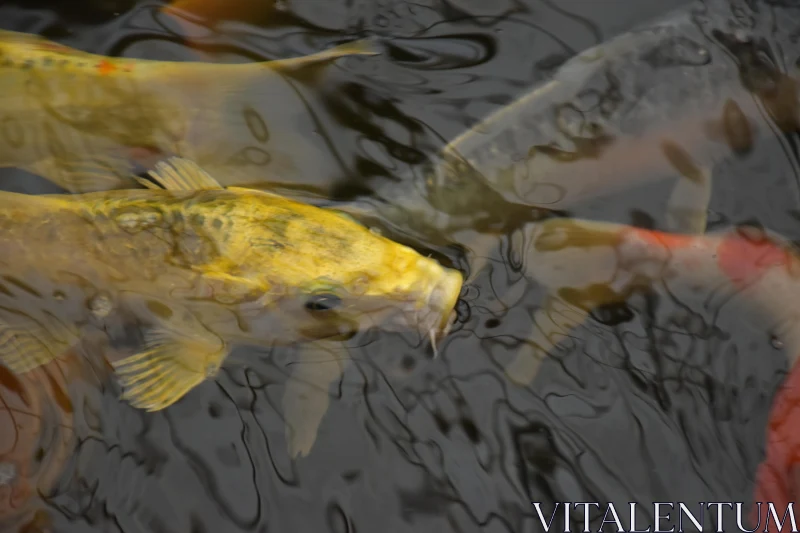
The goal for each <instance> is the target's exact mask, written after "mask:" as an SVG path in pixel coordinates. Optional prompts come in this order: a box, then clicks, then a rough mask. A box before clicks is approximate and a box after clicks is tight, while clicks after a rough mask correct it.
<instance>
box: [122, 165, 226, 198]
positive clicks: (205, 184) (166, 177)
mask: <svg viewBox="0 0 800 533" xmlns="http://www.w3.org/2000/svg"><path fill="white" fill-rule="evenodd" d="M148 174H149V175H150V177H151V178H153V179H154V180H155V182H156V183H157V184H158V185H161V187H163V188H164V189H167V190H168V191H201V190H208V189H222V188H223V187H222V185H220V184H219V182H217V180H215V179H214V178H212V177H211V176H210V175H209V174H208V173H207V172H206V171H205V170H203V169H202V168H200V166H199V165H198V164H197V163H195V162H194V161H191V160H189V159H184V158H182V157H170V158H169V159H167V160H166V161H161V162H159V163H157V164H156V169H155V170H151V171H150V172H148ZM138 181H139V183H141V184H142V185H144V186H145V187H148V188H150V189H157V188H158V186H157V185H154V184H153V183H150V182H148V181H147V180H145V179H141V178H138Z"/></svg>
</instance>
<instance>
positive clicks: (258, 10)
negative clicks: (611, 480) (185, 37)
mask: <svg viewBox="0 0 800 533" xmlns="http://www.w3.org/2000/svg"><path fill="white" fill-rule="evenodd" d="M275 4H276V1H275V0H174V1H172V2H169V3H168V4H166V5H165V6H164V7H162V8H161V12H162V13H168V14H178V13H181V12H185V13H189V14H190V15H192V16H195V17H200V18H202V19H203V20H204V21H205V22H206V23H211V24H213V23H216V22H218V21H220V20H244V21H246V22H249V23H251V24H258V22H259V21H260V20H262V19H263V18H264V17H265V16H266V15H268V14H271V13H272V12H274V11H275Z"/></svg>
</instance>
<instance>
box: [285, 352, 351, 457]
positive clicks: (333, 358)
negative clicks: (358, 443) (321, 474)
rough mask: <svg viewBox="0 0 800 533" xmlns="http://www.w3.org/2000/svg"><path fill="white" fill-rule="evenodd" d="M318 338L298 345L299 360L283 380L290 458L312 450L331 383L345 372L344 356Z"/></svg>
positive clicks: (328, 400) (301, 455)
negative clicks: (303, 344)
mask: <svg viewBox="0 0 800 533" xmlns="http://www.w3.org/2000/svg"><path fill="white" fill-rule="evenodd" d="M329 344H330V343H326V342H324V341H318V342H315V343H311V344H309V345H306V346H303V347H301V348H299V354H298V361H296V362H295V363H294V365H293V367H292V375H291V376H290V377H289V379H288V380H287V381H286V389H285V390H284V393H283V417H284V420H285V421H286V447H287V448H288V451H289V456H290V457H291V458H292V459H296V458H297V457H303V456H306V455H308V454H309V452H311V448H313V447H314V442H316V440H317V431H318V430H319V426H320V424H321V423H322V418H323V417H324V416H325V413H326V412H327V411H328V405H329V404H330V394H329V393H328V389H329V388H330V386H331V383H333V382H334V381H336V380H337V379H339V378H340V377H341V375H342V372H343V371H344V364H345V362H346V361H347V358H346V357H343V356H342V353H341V349H336V348H334V347H333V346H332V345H329Z"/></svg>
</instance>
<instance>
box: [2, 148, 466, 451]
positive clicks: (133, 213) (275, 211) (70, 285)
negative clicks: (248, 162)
mask: <svg viewBox="0 0 800 533" xmlns="http://www.w3.org/2000/svg"><path fill="white" fill-rule="evenodd" d="M151 176H152V177H153V179H154V180H155V182H156V183H154V182H150V181H146V180H142V182H143V184H146V185H147V187H148V188H147V189H139V190H129V191H122V190H118V191H106V192H95V193H85V194H77V195H41V196H29V195H21V194H16V193H0V247H2V249H3V250H4V253H3V257H2V258H1V259H0V272H2V275H0V278H2V279H0V361H2V362H3V363H4V364H5V365H6V366H7V367H9V368H10V369H11V370H12V371H14V372H17V373H23V372H26V371H28V370H31V369H33V368H36V367H38V366H40V365H42V364H46V363H47V362H49V361H51V360H53V359H54V358H56V357H58V356H59V355H60V354H61V353H63V352H64V351H66V350H67V349H68V348H69V347H71V346H72V345H74V344H75V343H76V342H78V340H79V339H80V338H81V336H82V335H83V334H84V332H85V331H89V330H91V331H96V330H97V329H100V330H111V329H113V328H114V327H116V326H115V324H117V323H118V322H119V321H121V320H122V319H123V318H124V320H126V321H130V320H134V321H136V322H137V323H138V324H141V325H142V327H143V331H144V345H145V348H144V349H143V350H142V351H141V352H139V353H137V354H135V355H132V356H130V357H127V358H124V359H120V360H118V361H115V362H113V363H112V364H113V366H114V367H115V370H116V372H117V374H118V376H119V378H120V380H121V383H122V385H123V387H124V394H123V397H124V398H126V399H127V400H128V401H129V402H130V403H131V404H132V405H134V406H135V407H139V408H143V409H146V410H149V411H155V410H160V409H164V408H166V407H168V406H170V405H172V404H173V403H175V402H176V401H178V400H179V399H181V398H182V397H183V396H184V395H185V394H186V393H187V392H188V391H190V390H191V389H192V388H194V387H195V386H197V385H198V384H200V383H201V382H203V381H204V380H205V379H207V378H210V377H213V376H214V375H215V374H216V373H217V371H218V370H219V367H220V365H221V364H222V363H223V361H224V360H225V358H226V356H227V355H228V353H229V351H230V349H231V347H232V346H233V345H235V344H251V345H262V346H268V347H271V346H280V345H289V344H300V345H302V344H303V343H304V342H306V343H307V342H309V341H312V342H313V341H316V342H335V341H336V340H339V339H341V338H343V337H347V336H350V335H352V334H354V333H356V332H358V331H359V330H361V329H366V328H369V327H371V326H373V325H379V326H382V327H384V328H386V329H395V330H397V329H402V330H406V329H408V328H415V329H417V330H418V331H419V332H420V336H421V337H422V338H423V340H427V339H428V337H429V336H431V335H432V336H433V337H434V340H435V339H436V338H438V337H440V336H441V335H442V334H444V333H445V332H446V330H447V328H448V327H449V325H450V323H451V321H452V319H453V317H454V306H455V303H456V301H457V299H458V296H459V293H460V290H461V285H462V281H463V278H462V275H461V274H460V272H458V271H456V270H453V269H449V268H444V267H442V266H441V265H440V264H439V263H438V262H436V261H435V260H433V259H429V258H426V257H424V256H421V255H420V254H418V253H417V252H416V251H415V250H413V249H411V248H409V247H406V246H403V245H400V244H397V243H395V242H393V241H391V240H388V239H386V238H384V237H381V236H378V235H376V234H375V233H373V232H371V231H370V230H369V229H368V228H366V227H364V226H362V225H360V224H359V223H357V222H355V221H354V220H353V219H351V218H350V217H349V216H347V215H344V214H342V213H338V212H336V211H333V210H329V209H323V208H319V207H315V206H311V205H307V204H302V203H298V202H295V201H291V200H288V199H285V198H283V197H281V196H278V195H275V194H271V193H267V192H262V191H256V190H251V189H242V188H227V189H223V188H222V187H221V186H220V185H219V184H218V183H217V182H216V181H215V180H214V179H213V178H212V177H211V176H210V175H208V174H207V173H205V172H204V171H203V170H202V169H201V168H200V167H199V166H197V165H196V164H194V163H193V162H191V161H188V160H185V159H180V158H172V159H170V160H168V162H167V163H164V162H162V163H159V164H158V165H157V167H156V171H155V172H152V173H151ZM161 187H163V188H161ZM319 368H320V367H319V365H314V364H306V365H297V366H296V370H295V372H296V373H299V374H303V373H304V372H306V373H308V374H309V375H310V376H311V378H316V379H317V381H319V380H331V379H333V378H335V376H330V375H327V376H319ZM304 369H305V370H304ZM333 372H335V371H333ZM295 375H296V374H295ZM304 377H306V378H307V377H309V376H308V375H304ZM328 383H329V381H325V384H328ZM289 389H290V387H287V393H288V391H289ZM325 397H326V398H327V395H325ZM287 402H288V403H289V405H290V406H291V404H292V402H291V401H289V400H285V403H287ZM320 417H321V415H320ZM308 448H310V445H308V443H307V442H306V443H305V444H304V445H303V449H306V450H307V449H308Z"/></svg>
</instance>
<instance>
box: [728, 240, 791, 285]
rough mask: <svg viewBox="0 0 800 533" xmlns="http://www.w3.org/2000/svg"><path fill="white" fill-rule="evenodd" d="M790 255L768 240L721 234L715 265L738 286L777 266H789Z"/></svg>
mask: <svg viewBox="0 0 800 533" xmlns="http://www.w3.org/2000/svg"><path fill="white" fill-rule="evenodd" d="M789 260H790V257H789V254H788V252H787V251H786V250H783V249H782V248H780V247H779V246H777V245H776V244H775V243H774V242H771V241H769V240H766V239H764V240H758V241H756V240H753V239H751V238H747V237H746V236H744V235H742V234H741V233H738V232H737V233H733V234H730V235H726V236H725V237H723V239H722V242H721V243H720V245H719V246H718V247H717V265H718V266H719V268H720V270H722V272H724V273H725V275H726V276H728V278H729V279H730V280H731V281H732V282H733V283H734V284H735V285H738V286H740V287H741V286H744V285H749V284H751V283H753V282H755V281H757V280H758V279H759V278H761V276H763V275H764V274H765V273H766V272H767V271H768V270H770V269H771V268H773V267H776V266H788V264H789Z"/></svg>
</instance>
